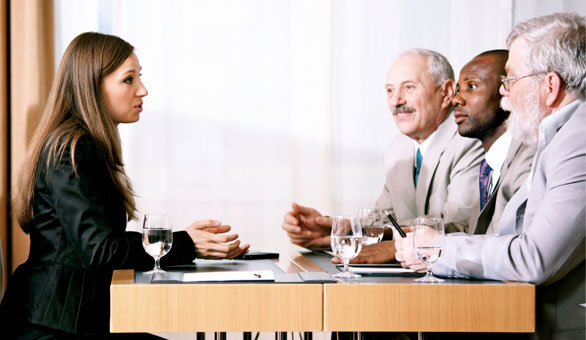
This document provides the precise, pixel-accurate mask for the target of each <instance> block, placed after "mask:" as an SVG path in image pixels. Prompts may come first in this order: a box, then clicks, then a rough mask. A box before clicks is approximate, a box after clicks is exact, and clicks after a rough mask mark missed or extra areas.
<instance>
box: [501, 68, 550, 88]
mask: <svg viewBox="0 0 586 340" xmlns="http://www.w3.org/2000/svg"><path fill="white" fill-rule="evenodd" d="M540 74H543V73H542V72H540V73H532V74H528V75H526V76H521V77H511V78H507V77H506V76H501V83H502V84H503V87H504V88H505V91H508V90H509V83H510V82H512V81H514V80H519V79H523V78H527V77H533V76H537V75H540Z"/></svg>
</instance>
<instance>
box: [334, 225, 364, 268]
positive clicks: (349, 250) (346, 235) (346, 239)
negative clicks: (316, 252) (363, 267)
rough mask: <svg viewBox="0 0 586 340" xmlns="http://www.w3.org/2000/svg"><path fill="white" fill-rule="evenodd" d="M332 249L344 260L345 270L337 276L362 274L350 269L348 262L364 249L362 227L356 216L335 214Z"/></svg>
mask: <svg viewBox="0 0 586 340" xmlns="http://www.w3.org/2000/svg"><path fill="white" fill-rule="evenodd" d="M331 240H332V251H333V252H334V255H335V256H336V257H338V258H340V259H341V260H342V261H343V262H344V270H343V271H342V272H340V273H338V274H335V275H333V277H335V278H354V277H360V275H358V274H355V273H352V272H351V271H349V270H348V263H349V262H350V260H351V259H353V258H355V257H356V256H357V255H358V253H360V250H361V249H362V228H361V227H360V223H359V221H358V218H357V217H356V216H334V219H333V221H332V235H331Z"/></svg>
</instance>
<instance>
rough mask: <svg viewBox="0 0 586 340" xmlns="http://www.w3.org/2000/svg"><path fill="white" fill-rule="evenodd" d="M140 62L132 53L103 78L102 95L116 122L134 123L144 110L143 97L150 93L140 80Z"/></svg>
mask: <svg viewBox="0 0 586 340" xmlns="http://www.w3.org/2000/svg"><path fill="white" fill-rule="evenodd" d="M140 70H141V67H140V64H139V62H138V58H137V57H136V55H135V54H134V53H132V54H131V55H130V56H129V57H128V58H127V59H126V60H125V61H124V62H123V63H122V64H121V65H120V66H119V67H118V68H117V69H116V70H114V72H112V73H110V74H108V75H107V76H105V77H104V79H103V80H102V95H103V97H104V103H105V105H106V108H107V109H108V111H109V112H110V115H111V116H112V120H113V121H114V123H115V124H119V123H134V122H136V121H138V119H139V118H140V113H141V112H142V97H144V96H146V95H147V94H148V91H147V89H146V88H145V87H144V85H143V84H142V81H141V80H140Z"/></svg>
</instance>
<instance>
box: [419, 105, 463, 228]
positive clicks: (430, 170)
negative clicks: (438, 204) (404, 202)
mask: <svg viewBox="0 0 586 340" xmlns="http://www.w3.org/2000/svg"><path fill="white" fill-rule="evenodd" d="M456 129H457V125H456V123H455V122H454V117H453V115H452V114H451V113H450V114H448V116H447V117H446V119H445V120H444V121H443V122H442V123H441V124H440V126H439V127H438V129H437V130H436V134H435V135H434V136H433V143H432V144H431V145H430V146H429V149H427V151H426V153H425V156H424V157H423V161H422V162H421V170H420V171H419V181H418V183H417V189H416V191H415V199H416V204H417V216H422V215H425V214H426V209H427V207H426V205H427V198H428V197H429V191H430V189H431V188H430V187H431V182H432V179H433V176H434V174H435V171H436V170H437V167H438V165H439V159H440V157H441V156H442V154H443V153H444V151H445V150H446V147H447V146H448V144H449V143H450V141H451V140H452V137H453V136H454V133H456Z"/></svg>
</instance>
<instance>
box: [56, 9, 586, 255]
mask: <svg viewBox="0 0 586 340" xmlns="http://www.w3.org/2000/svg"><path fill="white" fill-rule="evenodd" d="M55 4H56V11H55V12H56V16H57V17H56V25H57V27H56V34H57V37H56V41H57V43H58V46H57V48H56V51H57V52H56V53H57V58H56V60H57V61H59V60H60V57H61V54H62V53H63V50H64V49H65V47H66V46H67V44H68V43H69V42H70V41H71V39H72V38H73V37H75V36H76V35H77V34H79V33H81V32H83V31H90V30H91V31H101V32H104V33H111V34H115V35H118V36H120V37H122V38H124V39H125V40H127V41H128V42H130V43H131V44H133V45H134V46H135V47H136V53H137V55H138V57H139V60H140V62H141V64H142V67H143V71H142V72H143V77H142V79H143V81H144V83H145V85H146V87H147V89H148V90H149V95H148V96H147V97H146V98H145V104H144V111H143V113H142V116H141V120H140V121H139V122H138V123H136V124H132V125H127V126H121V127H120V133H121V135H122V140H123V149H124V157H125V161H126V168H127V171H128V174H129V176H130V177H131V179H132V180H133V183H134V186H135V190H136V192H137V193H138V195H139V197H138V200H137V202H138V205H139V209H140V210H141V212H142V213H145V212H155V211H157V212H162V211H167V212H169V213H170V214H171V215H172V219H173V221H174V225H175V227H176V228H177V229H181V228H183V227H185V226H187V225H188V224H189V223H191V221H193V220H196V219H204V218H214V219H219V220H221V221H223V222H224V223H227V224H230V225H232V227H233V228H234V230H235V231H236V232H238V233H239V234H240V235H241V238H242V239H243V241H244V242H250V243H252V245H253V248H257V249H261V248H262V249H276V247H277V246H278V244H281V243H284V242H287V239H286V235H285V234H284V232H283V231H282V230H281V229H280V224H281V220H282V216H283V214H284V213H285V212H286V211H287V210H288V209H289V207H290V204H291V202H292V201H297V202H299V203H301V204H305V205H309V206H312V207H315V208H317V209H318V210H320V211H321V212H323V213H324V214H329V215H333V214H352V213H356V211H357V209H358V208H360V207H366V206H371V205H373V204H374V201H375V200H376V198H377V197H378V195H379V193H380V190H381V188H382V185H383V183H384V169H383V156H384V152H385V150H386V148H387V145H388V144H389V142H390V141H391V139H392V138H393V137H395V136H396V135H397V134H398V130H397V129H396V127H395V125H394V123H393V121H392V118H391V116H390V114H389V113H388V109H387V107H386V98H385V91H384V81H385V74H386V71H387V69H388V67H389V65H390V64H391V62H392V61H393V59H394V58H395V57H396V55H397V54H398V53H399V52H401V51H402V50H404V49H407V48H410V47H424V48H429V49H434V50H437V51H439V52H441V53H442V54H444V55H445V56H446V57H447V58H448V59H449V60H450V61H451V62H452V66H453V67H454V71H455V72H456V76H457V74H458V71H459V70H460V68H461V67H462V66H463V65H464V64H465V63H466V62H467V61H468V60H470V59H471V58H472V57H474V56H475V55H477V54H479V53H481V52H483V51H485V50H489V49H497V48H504V46H505V38H506V36H507V34H508V32H509V31H510V29H511V27H512V25H513V24H514V23H516V22H518V21H520V20H525V19H527V18H528V17H527V15H526V14H525V13H526V11H529V8H530V9H531V10H530V15H529V17H533V16H537V15H543V14H547V13H552V12H556V11H565V10H572V11H577V12H579V13H580V14H581V15H584V14H585V12H586V5H585V4H584V3H583V1H581V0H578V1H560V2H547V1H538V2H537V4H538V6H534V5H535V2H534V1H529V0H525V1H513V0H496V1H495V0H481V1H467V0H451V1H449V0H444V1H434V0H428V1H398V0H397V1H384V0H365V1H350V0H348V1H338V0H329V1H322V0H320V1H314V0H303V1H299V0H290V1H285V0H282V1H273V0H260V1H257V0H240V1H215V0H202V1H179V0H166V1H165V0H150V1H145V0H125V1H112V0H103V1H98V0H93V1H83V2H81V1H75V0H56V1H55ZM138 226H139V223H138V222H136V223H133V224H131V225H130V228H133V229H136V228H137V227H138Z"/></svg>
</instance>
